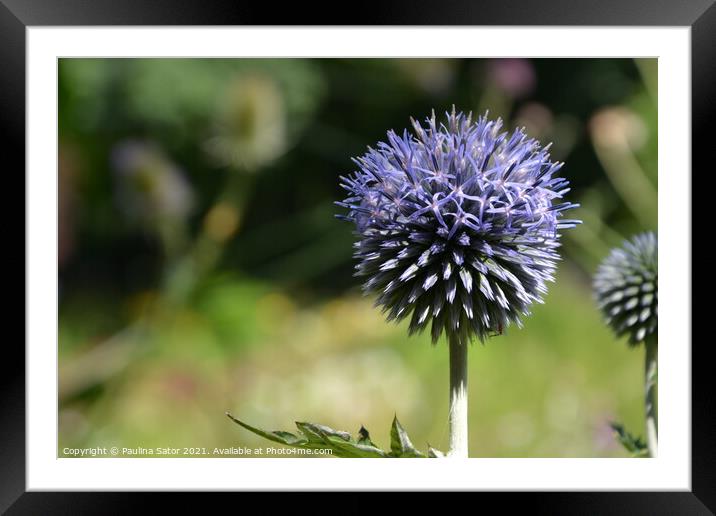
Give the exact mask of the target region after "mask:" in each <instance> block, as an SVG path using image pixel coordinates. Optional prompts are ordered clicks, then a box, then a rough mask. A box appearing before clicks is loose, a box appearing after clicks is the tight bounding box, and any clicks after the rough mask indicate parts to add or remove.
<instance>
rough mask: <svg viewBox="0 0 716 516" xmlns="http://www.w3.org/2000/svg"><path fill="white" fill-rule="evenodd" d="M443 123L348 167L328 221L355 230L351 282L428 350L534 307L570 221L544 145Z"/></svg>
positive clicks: (416, 126)
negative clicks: (425, 337)
mask: <svg viewBox="0 0 716 516" xmlns="http://www.w3.org/2000/svg"><path fill="white" fill-rule="evenodd" d="M446 115H447V121H446V123H444V124H440V125H438V124H437V122H436V120H435V114H434V113H433V115H432V117H431V118H428V119H426V125H425V126H423V125H421V124H420V123H418V122H416V121H415V120H413V119H411V121H412V125H413V130H414V134H409V133H408V131H407V130H406V131H404V132H403V135H402V136H400V135H398V134H396V133H395V132H394V131H389V132H388V135H387V136H388V142H387V143H384V142H380V143H378V145H377V148H375V149H373V148H370V147H369V149H368V152H367V153H366V154H365V155H363V156H362V157H360V158H357V159H354V162H355V163H356V165H357V166H358V168H359V170H357V171H356V172H354V173H353V174H351V175H350V176H349V177H341V180H342V184H341V186H342V187H343V188H344V189H346V190H347V191H348V198H347V199H345V200H344V201H343V202H339V203H337V204H339V205H340V206H343V207H345V208H347V209H348V210H349V211H348V214H347V216H342V215H339V217H340V218H343V219H345V220H348V221H351V222H354V223H355V225H356V234H357V237H358V241H357V242H356V243H355V244H354V246H355V253H354V256H355V258H357V259H358V260H359V263H358V265H357V266H356V269H357V273H356V275H358V276H366V277H367V278H368V280H367V281H366V282H365V284H364V286H363V288H364V291H365V292H366V293H376V294H377V295H378V298H377V300H376V305H377V306H382V308H383V311H384V312H385V313H387V318H388V320H402V319H404V318H406V317H409V316H410V330H409V331H410V333H411V334H412V333H415V332H419V331H423V330H424V329H425V328H426V327H427V326H428V325H429V324H430V325H431V334H432V339H433V342H436V341H437V340H438V338H439V337H440V335H441V334H442V332H443V330H444V331H445V332H446V334H447V335H448V337H450V338H457V339H458V340H459V341H461V342H467V341H468V340H470V339H471V338H472V337H474V336H477V337H478V338H479V339H480V340H483V339H484V338H485V337H486V336H489V335H492V334H495V333H501V332H502V329H503V328H505V327H507V326H508V325H509V324H510V323H512V322H514V323H517V324H519V323H520V317H521V316H522V315H527V314H528V313H529V311H528V308H529V306H530V305H531V304H532V303H533V302H535V301H536V302H542V296H543V295H544V294H545V293H546V290H547V287H546V282H547V281H551V280H552V279H553V273H554V270H555V267H556V262H557V260H558V259H559V255H558V254H557V252H556V248H557V247H558V246H559V242H558V239H559V234H558V230H559V229H562V228H569V227H573V226H574V225H576V224H577V223H578V222H579V221H576V220H564V219H562V218H561V215H562V213H563V212H564V211H565V210H567V209H569V208H573V207H575V206H576V205H575V204H572V203H569V202H559V199H561V198H562V196H563V195H564V194H566V193H567V192H568V191H569V188H567V185H568V182H567V180H565V179H563V178H560V177H557V176H556V172H557V171H558V170H559V169H560V168H561V166H562V163H554V162H551V161H550V160H549V153H548V147H544V148H543V147H541V146H540V144H539V142H537V141H536V140H534V139H530V138H528V137H527V136H526V134H525V133H524V132H523V130H521V129H517V130H515V131H514V132H512V133H511V134H508V133H506V132H501V131H500V129H501V128H502V121H501V120H500V119H497V120H488V119H487V116H482V117H480V118H478V120H477V121H473V120H472V114H469V115H467V116H466V115H464V114H463V113H456V112H455V110H454V108H453V112H452V113H446Z"/></svg>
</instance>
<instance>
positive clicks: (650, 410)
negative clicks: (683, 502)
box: [644, 334, 659, 457]
mask: <svg viewBox="0 0 716 516" xmlns="http://www.w3.org/2000/svg"><path fill="white" fill-rule="evenodd" d="M644 346H645V348H646V359H645V361H644V407H645V409H646V443H647V447H648V449H649V456H650V457H656V454H657V437H658V421H659V419H658V407H657V395H658V394H657V372H658V364H657V362H658V354H659V351H658V349H659V348H658V340H657V336H656V335H655V334H654V335H651V336H649V337H647V338H646V340H645V341H644Z"/></svg>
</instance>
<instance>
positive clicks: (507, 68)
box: [487, 59, 537, 98]
mask: <svg viewBox="0 0 716 516" xmlns="http://www.w3.org/2000/svg"><path fill="white" fill-rule="evenodd" d="M487 75H488V78H489V80H490V81H491V82H492V83H493V84H494V85H495V86H497V87H498V88H499V89H500V90H502V91H503V92H504V93H506V94H507V95H509V96H510V97H512V98H521V97H524V96H526V95H528V94H529V93H531V92H532V90H534V88H535V85H536V84H537V76H536V74H535V69H534V67H533V66H532V63H530V62H529V61H528V60H527V59H490V60H489V61H488V64H487Z"/></svg>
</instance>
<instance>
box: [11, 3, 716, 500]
mask: <svg viewBox="0 0 716 516" xmlns="http://www.w3.org/2000/svg"><path fill="white" fill-rule="evenodd" d="M338 12H339V11H335V10H329V9H327V8H324V7H321V6H319V5H316V6H314V7H312V8H309V7H307V6H306V5H304V4H303V3H297V4H295V5H293V6H292V5H291V4H288V3H284V4H282V5H281V7H280V8H276V6H275V5H273V4H265V5H259V4H257V3H251V4H248V3H238V2H229V1H214V0H201V1H198V0H125V1H123V2H118V1H116V0H114V1H113V0H94V1H86V0H0V64H1V65H2V68H0V70H2V72H1V73H0V128H2V136H3V138H2V140H0V141H2V142H3V149H4V151H5V152H4V153H3V155H4V158H5V159H4V160H3V162H4V166H5V172H6V175H7V176H10V175H13V174H14V175H15V177H16V178H19V177H20V174H18V173H17V172H14V173H12V172H11V171H12V170H25V91H26V89H25V87H26V84H25V42H26V32H25V30H26V28H27V27H30V26H49V25H52V26H61V25H284V24H288V23H290V24H299V25H317V24H327V25H370V24H378V25H533V26H536V25H577V26H595V25H619V26H632V25H637V26H689V27H691V51H692V54H691V59H692V62H691V70H692V72H691V73H692V76H691V81H692V127H691V129H692V170H694V171H697V170H698V171H700V172H703V173H706V174H708V173H713V157H712V156H713V140H711V138H710V136H711V131H709V130H708V129H709V128H710V126H712V125H713V121H714V118H715V117H714V115H715V114H716V5H715V4H714V0H680V1H679V0H672V1H669V0H601V1H599V2H596V1H586V0H579V1H577V0H542V1H540V2H530V1H529V0H522V1H519V2H516V1H509V0H503V1H492V2H483V1H472V2H471V1H469V0H462V1H456V2H431V3H429V4H428V3H424V4H423V5H418V4H416V3H414V2H408V1H391V2H387V1H384V2H380V3H375V4H373V5H369V4H367V3H365V2H361V3H360V8H355V9H354V12H352V13H351V14H350V15H348V14H344V15H340V14H338ZM345 12H346V13H347V12H348V11H345ZM319 13H322V15H319ZM329 18H330V19H329ZM318 20H321V21H320V22H319V21H318ZM8 157H9V158H10V160H9V161H8V159H7V158H8ZM695 176H696V175H695V174H693V173H692V178H694V177H695ZM21 185H22V186H20V188H21V189H22V191H23V193H24V192H25V187H24V176H23V181H22V183H21ZM702 190H703V189H702ZM693 193H698V189H696V190H694V191H693ZM13 197H19V195H17V194H15V195H14V196H13ZM23 198H24V195H23ZM692 204H693V206H698V205H699V204H698V203H697V202H696V199H693V202H692ZM673 209H678V207H674V208H673ZM23 213H24V210H23ZM6 220H7V223H6V228H7V226H15V227H19V225H18V224H17V222H16V221H15V219H14V218H8V219H6ZM23 222H24V219H23ZM693 224H694V226H697V225H700V224H701V222H700V221H699V220H698V219H697V218H696V217H694V218H693ZM7 229H11V228H7ZM23 229H24V224H23ZM697 231H698V230H697ZM693 234H699V233H698V232H694V231H693V230H692V235H693ZM8 248H9V246H8ZM10 249H12V250H13V253H15V252H16V251H15V248H14V247H12V248H10ZM692 252H693V250H692ZM25 258H26V256H25V246H24V245H23V259H22V264H21V265H20V266H22V267H24V264H25ZM10 266H11V267H13V269H6V270H8V271H10V270H15V267H16V265H15V264H14V260H12V261H11V265H10ZM25 271H26V269H25ZM26 274H27V271H26ZM9 275H12V276H19V275H17V274H12V273H10V274H9ZM10 299H12V301H14V298H8V301H10ZM23 299H24V296H23ZM13 304H15V305H19V303H17V302H14V303H13ZM22 306H23V308H24V306H25V305H24V303H23V304H22ZM694 308H696V307H695V306H694ZM693 320H698V318H695V319H693ZM700 344H701V345H696V346H693V347H692V381H693V385H692V477H691V478H692V490H691V491H690V492H641V493H638V492H592V493H586V492H583V493H550V494H544V493H521V494H514V493H510V494H508V495H507V496H505V495H499V494H488V493H481V494H479V495H478V496H483V497H485V496H491V497H494V496H500V499H499V500H498V501H499V503H500V504H501V506H502V507H503V508H505V509H510V508H517V507H525V506H527V507H529V510H531V511H534V512H537V513H545V514H563V513H569V514H572V513H583V512H586V513H588V514H622V513H632V514H713V513H714V511H716V489H715V486H716V467H715V465H716V439H714V437H715V436H716V432H715V429H716V427H715V426H714V424H713V418H712V414H713V413H714V411H716V402H715V401H714V399H716V397H714V396H713V394H712V386H713V381H712V378H713V373H712V366H711V365H710V364H711V362H710V361H709V360H708V359H707V354H708V352H709V351H708V347H710V346H705V345H704V344H707V342H706V341H701V342H700ZM4 348H5V349H4V355H3V359H2V360H0V369H1V370H2V374H0V400H2V403H0V407H1V408H2V412H1V413H2V419H1V420H0V511H5V510H7V511H8V512H7V513H8V514H54V513H62V514H65V513H66V514H85V513H92V514H93V513H95V512H97V513H102V514H104V513H119V512H122V513H124V512H127V511H130V510H138V509H141V508H142V507H145V504H146V500H145V499H144V498H145V497H146V496H147V494H141V495H140V494H134V493H133V494H122V493H69V492H64V493H49V492H26V488H25V472H26V466H25V453H26V448H25V430H26V428H25V353H24V350H23V348H22V347H21V340H20V339H9V338H6V340H5V342H4ZM48 424H54V422H52V421H48ZM154 496H161V498H162V500H161V503H162V504H166V505H165V509H166V510H167V511H170V510H171V507H170V506H171V505H172V504H173V503H175V502H172V501H171V500H169V499H168V497H167V496H165V495H154ZM242 496H245V495H242ZM351 496H352V497H353V498H354V499H355V501H356V503H354V504H347V505H344V506H347V507H352V510H353V511H358V510H360V511H361V512H366V511H368V510H370V507H371V502H370V501H368V500H369V498H368V499H366V498H365V497H362V496H359V495H357V494H353V495H351ZM172 500H179V503H181V504H182V506H183V508H184V509H186V508H187V507H188V506H187V505H186V504H187V502H186V497H177V498H173V499H172ZM244 503H246V502H244Z"/></svg>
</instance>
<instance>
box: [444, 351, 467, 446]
mask: <svg viewBox="0 0 716 516" xmlns="http://www.w3.org/2000/svg"><path fill="white" fill-rule="evenodd" d="M449 347H450V416H449V427H450V442H449V447H448V453H447V455H448V456H449V457H456V458H467V457H468V454H467V446H468V443H467V435H468V432H467V347H468V346H467V342H461V341H460V340H459V339H456V338H450V339H449Z"/></svg>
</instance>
